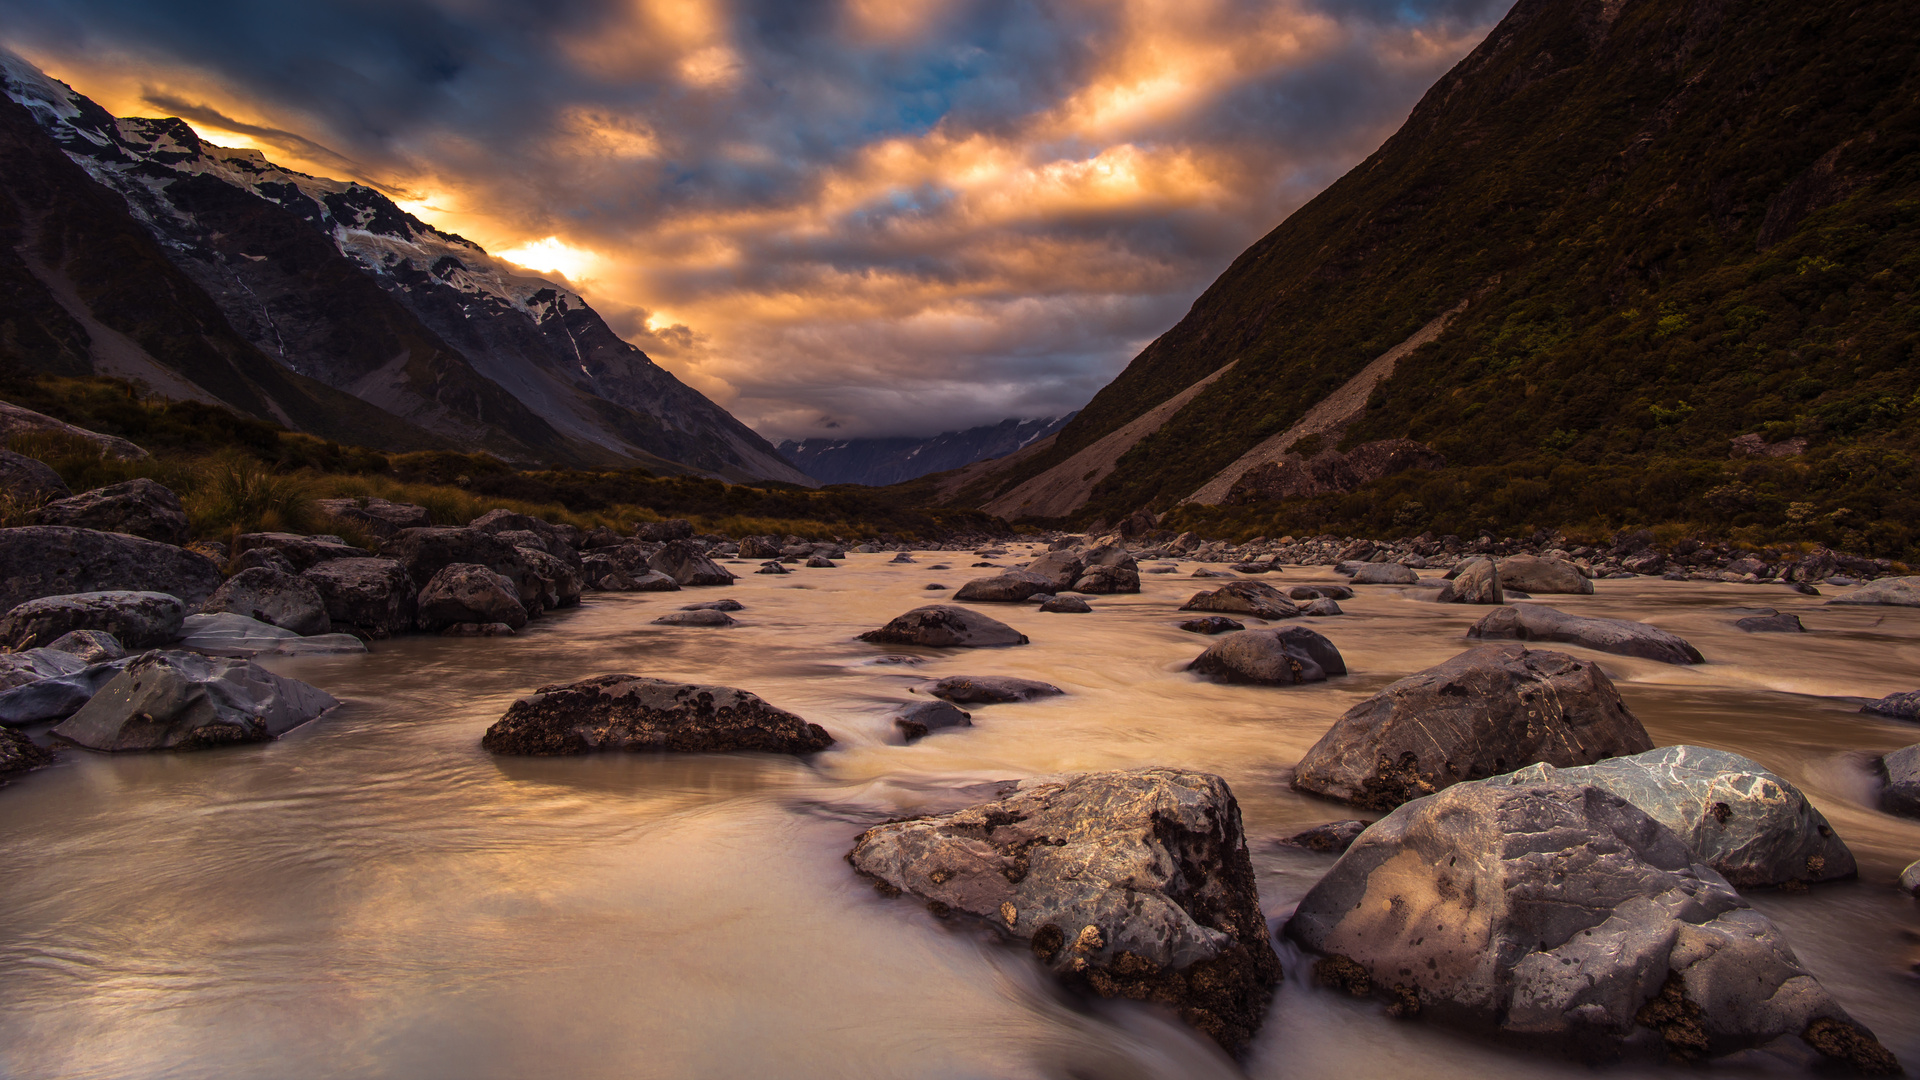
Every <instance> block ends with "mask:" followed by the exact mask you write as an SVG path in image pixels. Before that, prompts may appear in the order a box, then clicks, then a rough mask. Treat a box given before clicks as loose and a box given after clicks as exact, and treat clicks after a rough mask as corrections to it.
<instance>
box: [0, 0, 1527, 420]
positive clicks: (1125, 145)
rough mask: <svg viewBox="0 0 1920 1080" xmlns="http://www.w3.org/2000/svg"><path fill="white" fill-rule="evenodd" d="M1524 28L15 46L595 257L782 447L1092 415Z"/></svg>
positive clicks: (809, 11)
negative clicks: (1206, 304) (1165, 340)
mask: <svg viewBox="0 0 1920 1080" xmlns="http://www.w3.org/2000/svg"><path fill="white" fill-rule="evenodd" d="M1507 3H1508V0H1271V2H1255V0H1116V2H1113V3H1095V2H1093V0H1054V2H1051V3H1034V2H1021V0H884V2H883V0H831V2H825V0H822V2H807V0H548V2H545V3H542V4H540V5H526V4H522V3H519V2H517V0H382V2H378V3H375V2H373V0H309V2H307V3H303V4H301V5H298V6H297V7H294V6H290V5H250V4H240V3H236V2H233V0H175V2H172V3H168V4H152V3H149V2H136V0H68V2H66V3H63V4H61V5H47V4H43V3H35V2H33V0H0V27H4V29H0V37H5V38H6V39H7V40H6V43H7V44H9V45H10V46H12V47H14V48H16V49H17V50H19V51H21V52H22V53H24V54H25V55H27V56H29V57H30V58H31V59H34V60H36V61H38V62H40V63H41V64H42V65H43V66H45V67H47V68H48V69H49V70H50V71H51V72H52V73H53V74H55V75H57V76H59V77H62V78H65V79H66V80H67V81H69V82H71V83H73V84H74V85H75V86H76V87H77V88H78V89H80V90H81V91H82V92H83V93H88V94H90V95H92V96H95V97H96V98H97V99H98V100H100V101H101V103H102V104H103V105H105V106H107V107H108V108H109V109H111V110H113V111H116V112H128V111H135V112H137V111H146V110H149V109H151V108H154V107H159V108H163V109H166V110H168V111H172V112H175V113H178V114H180V115H182V116H183V118H185V119H188V120H189V121H190V122H193V123H195V124H196V125H201V126H203V128H204V129H211V130H209V134H210V135H211V136H212V137H213V138H215V140H216V141H219V140H220V138H221V137H222V133H232V134H233V135H234V136H235V137H237V138H241V139H251V140H254V144H255V145H260V146H261V148H262V149H265V150H268V152H269V153H270V155H272V156H275V157H276V158H277V159H278V158H284V159H286V160H285V163H286V164H289V165H292V166H294V167H298V168H305V169H307V170H308V171H314V172H319V173H322V174H327V175H341V174H342V173H343V172H344V173H346V174H347V175H350V176H355V177H358V178H364V179H367V180H370V181H372V182H377V183H379V184H381V185H382V186H384V187H385V188H387V189H388V190H389V191H392V192H395V193H397V194H398V195H399V196H401V197H403V198H405V199H406V200H407V205H408V207H409V209H412V210H414V211H415V212H416V213H419V214H421V215H422V216H423V217H425V218H426V219H427V220H430V221H434V222H435V223H436V224H440V225H443V226H444V227H446V228H449V229H451V230H453V231H457V232H459V233H461V234H462V235H465V236H468V237H470V238H472V239H474V240H476V241H478V242H480V243H482V244H483V245H485V246H487V247H488V248H489V249H494V250H502V251H507V250H518V251H521V252H522V253H523V254H524V255H525V257H527V258H534V257H535V255H536V253H543V254H545V255H547V256H549V257H552V256H553V254H554V253H555V252H563V253H564V252H589V253H591V254H592V267H593V269H592V271H591V273H590V274H589V275H588V280H587V281H586V282H584V286H585V288H586V292H587V295H588V298H589V299H590V300H591V301H592V302H593V303H594V304H595V306H596V307H599V308H600V309H601V310H602V311H603V313H605V314H606V315H607V316H608V318H609V320H610V322H612V323H613V324H614V326H615V328H616V329H617V330H619V331H620V332H622V333H623V334H625V335H626V336H628V337H629V339H630V340H633V341H634V342H635V343H636V344H638V345H640V346H641V347H642V348H644V349H646V350H647V351H648V352H649V353H650V354H651V355H653V356H654V358H655V359H656V360H658V361H659V362H661V363H662V364H663V365H665V366H667V367H668V368H670V369H671V370H673V371H675V373H676V374H679V375H680V376H681V377H682V378H684V379H685V380H687V381H688V382H689V383H690V384H691V385H694V386H696V387H697V388H699V389H701V390H702V391H704V392H706V393H708V394H710V395H712V396H713V397H715V398H716V399H717V400H719V401H721V403H722V404H725V405H726V406H728V407H729V408H731V409H733V410H734V411H735V413H736V414H737V415H739V416H740V417H741V418H742V419H743V420H746V421H747V422H748V423H750V424H753V425H754V426H755V427H757V428H759V429H760V430H761V431H762V432H763V433H765V434H767V435H768V436H770V437H774V438H781V437H787V436H794V437H799V436H805V435H807V434H811V433H819V432H820V431H823V430H827V429H828V427H827V425H829V424H831V425H836V426H835V427H834V428H833V430H835V432H836V433H837V434H842V435H846V434H928V433H932V432H935V431H939V430H942V429H946V428H952V427H960V426H967V425H971V424H977V423H988V422H993V421H997V420H999V419H1001V418H1003V417H1006V416H1013V415H1021V416H1039V415H1057V414H1060V413H1064V412H1066V411H1068V410H1070V409H1074V408H1077V407H1079V406H1080V405H1082V404H1084V403H1085V402H1086V400H1087V398H1089V397H1090V396H1091V395H1092V394H1093V393H1094V392H1095V391H1096V390H1098V389H1099V387H1100V386H1102V385H1104V384H1105V382H1106V381H1108V380H1109V379H1110V378H1111V377H1112V376H1113V375H1114V374H1115V373H1116V372H1117V371H1118V370H1119V369H1120V368H1121V367H1123V366H1124V365H1125V364H1126V362H1127V361H1128V360H1129V359H1131V358H1132V356H1133V355H1134V353H1136V352H1137V351H1138V350H1139V349H1140V348H1141V347H1142V346H1143V345H1144V344H1145V343H1146V342H1148V341H1150V340H1152V338H1153V337H1154V336H1155V335H1157V334H1159V333H1161V332H1163V331H1164V330H1166V329H1167V328H1168V327H1169V326H1171V325H1172V324H1173V323H1174V322H1175V321H1177V320H1178V319H1179V318H1180V316H1181V315H1182V314H1183V313H1184V312H1185V310H1186V308H1187V307H1188V306H1189V305H1190V304H1191V303H1192V301H1193V298H1194V297H1196V296H1198V295H1199V293H1200V292H1201V291H1202V290H1203V289H1205V287H1206V286H1207V285H1208V284H1209V283H1210V282H1211V281H1212V280H1213V278H1214V277H1215V276H1217V275H1218V274H1219V273H1220V271H1222V270H1223V269H1225V267H1226V266H1227V264H1228V263H1229V262H1231V260H1232V259H1233V258H1234V256H1236V255H1237V254H1239V252H1240V251H1242V250H1244V249H1245V248H1246V247H1247V246H1248V245H1249V244H1251V243H1252V242H1253V241H1254V240H1256V239H1258V238H1259V237H1260V236H1261V235H1262V234H1264V233H1265V232H1267V231H1268V230H1269V229H1271V228H1272V227H1273V226H1274V225H1276V224H1277V223H1278V222H1279V221H1280V220H1281V219H1282V218H1284V217H1285V215H1286V214H1287V213H1289V212H1290V211H1291V210H1293V209H1294V208H1295V207H1297V206H1299V205H1300V204H1301V203H1303V202H1304V201H1306V200H1307V199H1308V198H1310V197H1311V196H1312V195H1313V194H1314V193H1315V192H1317V191H1318V190H1320V189H1321V188H1322V187H1324V186H1325V185H1326V184H1327V183H1329V182H1331V181H1332V180H1333V179H1334V178H1336V177H1337V176H1338V175H1340V174H1341V173H1342V172H1344V171H1345V170H1346V169H1348V168H1350V167H1351V166H1352V165H1353V164H1355V163H1356V162H1358V161H1359V160H1360V159H1361V158H1362V157H1364V156H1365V154H1367V153H1368V152H1369V151H1371V150H1372V149H1373V148H1374V147H1375V146H1377V145H1378V144H1379V143H1380V141H1382V140H1383V139H1384V138H1385V137H1386V136H1387V135H1388V134H1390V133H1391V132H1392V130H1393V129H1394V128H1395V127H1397V126H1398V124H1399V123H1400V121H1401V120H1402V119H1403V118H1404V117H1405V115H1406V113H1407V111H1408V110H1409V109H1410V108H1411V107H1412V105H1413V104H1414V102H1415V101H1417V100H1418V98H1419V96H1420V94H1421V93H1423V92H1424V91H1425V89H1426V87H1427V86H1429V85H1430V84H1431V83H1432V81H1433V80H1434V79H1435V78H1437V77H1438V76H1439V75H1440V74H1441V73H1442V72H1444V71H1445V70H1446V68H1448V67H1449V66H1451V65H1452V64H1453V63H1454V62H1456V61H1457V60H1458V59H1459V58H1460V57H1461V56H1463V55H1464V54H1465V53H1466V52H1467V51H1468V50H1469V49H1470V48H1471V47H1472V46H1473V45H1474V44H1475V43H1477V42H1478V41H1479V40H1480V38H1481V37H1483V36H1484V35H1485V33H1486V31H1487V30H1488V29H1490V27H1491V25H1492V23H1493V21H1494V20H1496V19H1498V18H1499V17H1500V15H1501V14H1502V13H1503V12H1504V10H1505V7H1506V4H1507Z"/></svg>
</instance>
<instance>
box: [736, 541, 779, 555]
mask: <svg viewBox="0 0 1920 1080" xmlns="http://www.w3.org/2000/svg"><path fill="white" fill-rule="evenodd" d="M740 557H741V558H743V559H777V558H779V557H780V541H779V539H778V538H776V537H772V536H749V537H745V538H743V539H742V540H741V541H740Z"/></svg>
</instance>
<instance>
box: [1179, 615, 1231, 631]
mask: <svg viewBox="0 0 1920 1080" xmlns="http://www.w3.org/2000/svg"><path fill="white" fill-rule="evenodd" d="M1246 628H1247V624H1246V623H1243V622H1241V621H1240V620H1238V619H1229V618H1227V617H1226V616H1225V615H1208V616H1206V617H1204V618H1199V619H1188V620H1187V621H1186V622H1183V623H1181V624H1180V629H1182V630H1185V631H1186V632H1187V633H1189V634H1225V633H1230V632H1232V631H1234V630H1245V629H1246Z"/></svg>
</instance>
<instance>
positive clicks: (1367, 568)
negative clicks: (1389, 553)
mask: <svg viewBox="0 0 1920 1080" xmlns="http://www.w3.org/2000/svg"><path fill="white" fill-rule="evenodd" d="M1419 580H1420V575H1419V574H1417V573H1415V572H1414V570H1413V567H1411V566H1403V565H1401V564H1400V563H1393V562H1375V563H1367V564H1365V565H1364V566H1361V567H1360V568H1359V569H1357V570H1355V571H1354V572H1353V583H1354V584H1355V585H1411V584H1413V583H1414V582H1416V581H1419Z"/></svg>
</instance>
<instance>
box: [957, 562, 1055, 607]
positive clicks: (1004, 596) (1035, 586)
mask: <svg viewBox="0 0 1920 1080" xmlns="http://www.w3.org/2000/svg"><path fill="white" fill-rule="evenodd" d="M1053 591H1054V585H1053V581H1052V579H1050V578H1048V577H1046V576H1045V575H1043V574H1036V573H1033V572H1031V571H1028V570H1009V571H1007V572H1006V573H1004V574H995V575H994V576H993V577H984V578H974V579H973V580H972V581H969V582H967V583H966V584H965V585H962V586H960V591H959V592H956V593H954V594H953V598H954V599H955V600H965V601H971V602H974V603H987V604H1018V603H1021V602H1023V601H1025V600H1026V599H1027V598H1028V597H1030V596H1038V595H1039V594H1041V593H1050V592H1053Z"/></svg>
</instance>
